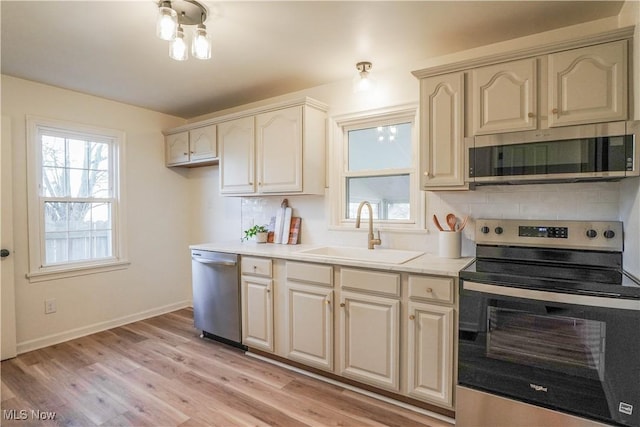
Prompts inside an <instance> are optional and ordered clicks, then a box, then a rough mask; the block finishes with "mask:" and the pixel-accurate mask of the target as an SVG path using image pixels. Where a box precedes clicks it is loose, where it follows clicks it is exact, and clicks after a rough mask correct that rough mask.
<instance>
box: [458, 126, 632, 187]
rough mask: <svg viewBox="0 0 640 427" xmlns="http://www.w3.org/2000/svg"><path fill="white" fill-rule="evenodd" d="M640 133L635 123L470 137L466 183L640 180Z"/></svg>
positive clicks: (467, 143) (468, 139) (467, 146)
mask: <svg viewBox="0 0 640 427" xmlns="http://www.w3.org/2000/svg"><path fill="white" fill-rule="evenodd" d="M639 135H640V122H638V121H635V122H611V123H598V124H588V125H580V126H565V127H560V128H551V129H544V130H536V131H525V132H512V133H501V134H493V135H479V136H476V137H473V138H467V139H466V140H465V143H466V150H467V161H468V163H467V166H468V167H467V171H466V181H467V182H469V183H470V185H472V186H473V185H489V184H524V183H531V182H547V181H550V182H572V181H581V180H606V179H621V178H624V177H625V176H638V175H639V174H640V165H639V163H640V153H639V152H638V150H637V148H636V144H637V140H638V136H639Z"/></svg>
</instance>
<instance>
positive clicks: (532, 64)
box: [471, 58, 538, 135]
mask: <svg viewBox="0 0 640 427" xmlns="http://www.w3.org/2000/svg"><path fill="white" fill-rule="evenodd" d="M537 64H538V60H537V59H536V58H528V59H523V60H520V61H512V62H505V63H501V64H496V65H490V66H487V67H481V68H476V69H474V70H472V71H471V81H472V84H471V94H472V97H473V134H474V135H481V134H487V133H496V132H511V131H520V130H532V129H537V127H538V120H537V117H538V115H537V93H538V92H537V86H538V84H537V82H538V77H537V68H538V67H537Z"/></svg>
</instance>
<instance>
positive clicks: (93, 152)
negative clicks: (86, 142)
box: [89, 142, 109, 171]
mask: <svg viewBox="0 0 640 427" xmlns="http://www.w3.org/2000/svg"><path fill="white" fill-rule="evenodd" d="M89 160H90V164H89V168H90V169H95V170H102V171H106V170H108V169H109V144H106V143H104V142H92V143H91V144H90V146H89Z"/></svg>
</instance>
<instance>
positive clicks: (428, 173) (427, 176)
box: [422, 171, 433, 179]
mask: <svg viewBox="0 0 640 427" xmlns="http://www.w3.org/2000/svg"><path fill="white" fill-rule="evenodd" d="M422 174H423V175H424V176H425V178H427V179H431V178H433V176H432V175H431V172H428V171H427V172H423V173H422Z"/></svg>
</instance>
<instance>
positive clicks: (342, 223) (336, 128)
mask: <svg viewBox="0 0 640 427" xmlns="http://www.w3.org/2000/svg"><path fill="white" fill-rule="evenodd" d="M396 123H411V127H412V131H411V146H412V156H411V165H410V167H409V168H403V169H388V170H385V171H384V173H380V174H379V175H380V176H384V175H389V174H395V173H398V174H406V173H408V174H409V186H410V188H409V194H410V196H409V203H410V219H409V220H379V219H374V221H373V222H374V225H375V227H376V229H379V230H382V231H397V232H411V233H415V232H426V231H427V230H426V221H425V215H426V196H425V194H424V193H425V192H424V191H420V186H419V177H418V163H419V161H418V160H419V158H420V157H419V129H418V105H416V104H406V105H400V106H395V107H389V108H384V109H377V110H370V111H364V112H359V113H353V114H345V115H340V116H334V117H332V118H331V119H330V127H331V129H332V132H331V141H330V148H329V159H331V160H330V165H329V176H330V179H329V197H328V198H327V199H328V203H329V212H330V215H331V221H330V224H329V228H330V229H333V230H350V231H352V230H353V229H354V227H355V219H349V218H346V215H345V213H346V203H347V201H346V182H347V177H353V176H376V175H378V174H376V173H375V172H372V171H359V172H348V167H349V165H348V161H349V158H348V148H349V147H348V145H347V143H348V132H349V131H352V130H357V129H365V128H371V127H378V126H387V125H390V124H396ZM370 202H372V203H373V202H374V200H370Z"/></svg>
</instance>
